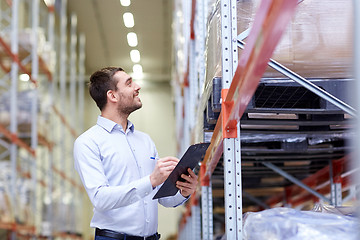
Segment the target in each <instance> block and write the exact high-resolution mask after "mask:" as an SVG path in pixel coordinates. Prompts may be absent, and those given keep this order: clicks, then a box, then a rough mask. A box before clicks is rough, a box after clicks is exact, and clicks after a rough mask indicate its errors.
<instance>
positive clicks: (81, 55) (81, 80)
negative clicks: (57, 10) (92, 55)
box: [77, 34, 85, 132]
mask: <svg viewBox="0 0 360 240" xmlns="http://www.w3.org/2000/svg"><path fill="white" fill-rule="evenodd" d="M78 48H79V51H78V69H79V71H78V74H79V75H78V123H79V124H78V126H77V129H78V131H79V132H82V131H83V130H84V85H85V35H84V34H80V36H79V44H78Z"/></svg>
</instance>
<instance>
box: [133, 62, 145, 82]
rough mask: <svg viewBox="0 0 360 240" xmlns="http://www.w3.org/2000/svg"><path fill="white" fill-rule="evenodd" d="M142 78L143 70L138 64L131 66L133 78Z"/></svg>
mask: <svg viewBox="0 0 360 240" xmlns="http://www.w3.org/2000/svg"><path fill="white" fill-rule="evenodd" d="M143 76H144V74H143V68H142V66H141V65H140V64H135V65H134V66H133V78H136V79H140V78H142V77H143Z"/></svg>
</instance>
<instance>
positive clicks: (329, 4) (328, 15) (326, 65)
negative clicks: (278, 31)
mask: <svg viewBox="0 0 360 240" xmlns="http://www.w3.org/2000/svg"><path fill="white" fill-rule="evenodd" d="M260 2H261V1H260V0H252V1H237V31H238V34H241V33H243V32H245V31H246V30H247V29H249V28H251V25H252V23H253V20H254V17H255V13H256V10H257V8H258V6H259V4H260ZM218 3H219V2H218ZM351 14H352V1H350V0H346V1H342V0H332V1H326V2H323V1H313V0H304V1H300V2H299V4H298V6H297V10H296V13H295V16H294V18H293V20H292V21H291V23H290V25H289V26H288V28H287V31H286V32H285V33H284V35H283V37H282V39H281V40H280V42H279V44H278V46H277V48H276V49H275V52H274V55H273V57H272V58H273V59H274V60H276V61H278V62H279V63H281V64H283V65H285V66H286V67H288V68H290V69H291V70H292V71H294V72H296V73H298V74H299V75H301V76H303V77H306V78H347V77H351V75H352V70H351V68H352V19H351V18H350V17H346V16H351ZM220 24H221V17H220V8H219V4H217V5H216V8H214V10H213V12H212V14H211V15H210V17H209V26H208V38H207V49H206V55H207V63H206V64H207V67H206V69H207V76H206V82H207V84H211V83H210V82H211V80H212V79H213V78H214V77H219V76H221V48H220V47H219V45H220V44H221V42H220V40H221V38H220V37H221V25H220ZM334 29H337V30H336V31H334ZM245 35H246V34H245ZM245 42H246V39H245ZM239 54H241V51H239ZM264 77H271V78H274V77H283V76H282V75H281V74H280V73H278V72H276V71H275V70H273V69H270V68H268V70H267V72H266V73H265V75H264Z"/></svg>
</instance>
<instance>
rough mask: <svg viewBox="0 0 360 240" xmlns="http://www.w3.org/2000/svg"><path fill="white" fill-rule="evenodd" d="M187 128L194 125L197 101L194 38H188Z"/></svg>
mask: <svg viewBox="0 0 360 240" xmlns="http://www.w3.org/2000/svg"><path fill="white" fill-rule="evenodd" d="M189 45H190V48H189V129H190V130H192V129H193V128H194V127H195V122H196V120H195V119H196V118H195V113H196V101H197V94H198V89H197V71H196V67H195V63H196V52H195V40H194V39H190V42H189Z"/></svg>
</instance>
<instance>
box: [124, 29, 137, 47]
mask: <svg viewBox="0 0 360 240" xmlns="http://www.w3.org/2000/svg"><path fill="white" fill-rule="evenodd" d="M127 41H128V44H129V46H130V47H136V46H137V45H138V39H137V35H136V33H134V32H129V33H128V34H127Z"/></svg>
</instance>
